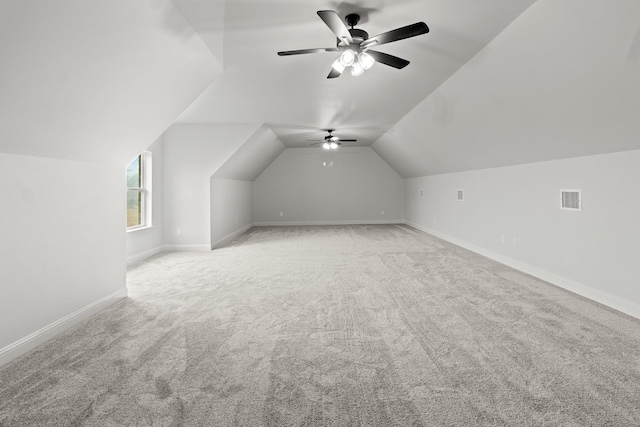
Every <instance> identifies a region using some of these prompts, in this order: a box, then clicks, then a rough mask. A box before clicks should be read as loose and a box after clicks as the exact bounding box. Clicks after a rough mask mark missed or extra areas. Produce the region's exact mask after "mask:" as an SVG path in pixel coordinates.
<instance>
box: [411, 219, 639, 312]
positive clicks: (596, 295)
mask: <svg viewBox="0 0 640 427" xmlns="http://www.w3.org/2000/svg"><path fill="white" fill-rule="evenodd" d="M405 224H407V225H408V226H410V227H413V228H415V229H417V230H420V231H423V232H425V233H427V234H431V235H432V236H435V237H438V238H440V239H442V240H446V241H447V242H449V243H453V244H454V245H456V246H460V247H462V248H465V249H468V250H470V251H472V252H475V253H477V254H480V255H482V256H485V257H487V258H490V259H492V260H494V261H497V262H499V263H501V264H504V265H507V266H509V267H511V268H515V269H516V270H519V271H522V272H524V273H527V274H529V275H531V276H534V277H537V278H538V279H542V280H544V281H545V282H549V283H551V284H553V285H555V286H558V287H560V288H562V289H566V290H567V291H570V292H573V293H575V294H578V295H580V296H583V297H585V298H588V299H590V300H592V301H595V302H598V303H600V304H603V305H606V306H607V307H610V308H613V309H614V310H618V311H621V312H622V313H625V314H628V315H629V316H633V317H635V318H638V319H640V305H638V304H636V303H634V302H632V301H628V300H625V299H623V298H619V297H617V296H615V295H611V294H608V293H606V292H602V291H600V290H597V289H593V288H592V287H590V286H586V285H583V284H581V283H577V282H575V281H573V280H570V279H567V278H565V277H562V276H558V275H556V274H553V273H550V272H548V271H544V270H541V269H539V268H537V267H534V266H532V265H529V264H526V263H523V262H520V261H516V260H514V259H512V258H509V257H506V256H504V255H500V254H497V253H495V252H492V251H488V250H486V249H484V248H482V247H480V246H476V245H473V244H471V243H468V242H465V241H464V240H461V239H458V238H456V237H451V236H449V235H446V234H443V233H440V232H439V231H436V230H433V229H430V228H427V227H423V226H421V225H419V224H415V223H412V222H410V221H405Z"/></svg>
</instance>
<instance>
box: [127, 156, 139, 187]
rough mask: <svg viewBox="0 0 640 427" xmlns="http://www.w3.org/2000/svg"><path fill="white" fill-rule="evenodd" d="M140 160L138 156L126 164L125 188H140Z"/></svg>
mask: <svg viewBox="0 0 640 427" xmlns="http://www.w3.org/2000/svg"><path fill="white" fill-rule="evenodd" d="M140 160H141V159H140V156H138V157H136V158H135V160H134V161H133V162H131V164H129V166H127V188H140V184H141V177H142V174H141V171H142V162H141V161H140Z"/></svg>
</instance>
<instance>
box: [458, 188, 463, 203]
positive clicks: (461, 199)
mask: <svg viewBox="0 0 640 427" xmlns="http://www.w3.org/2000/svg"><path fill="white" fill-rule="evenodd" d="M457 193H458V200H460V201H463V200H464V190H457Z"/></svg>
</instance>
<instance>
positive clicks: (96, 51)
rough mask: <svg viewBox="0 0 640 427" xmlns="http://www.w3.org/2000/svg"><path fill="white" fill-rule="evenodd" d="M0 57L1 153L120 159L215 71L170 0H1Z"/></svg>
mask: <svg viewBox="0 0 640 427" xmlns="http://www.w3.org/2000/svg"><path fill="white" fill-rule="evenodd" d="M0 58H2V66H1V67H0V93H1V95H0V152H5V153H12V154H24V155H33V156H44V157H54V158H63V159H70V160H82V161H96V162H108V163H114V164H122V165H126V164H127V163H128V162H129V161H130V160H131V158H133V157H135V155H137V154H138V153H139V152H140V151H142V150H143V149H144V148H145V147H147V146H148V145H149V144H151V143H152V142H153V141H154V140H155V139H156V138H157V137H158V136H159V135H160V134H162V132H163V131H164V130H165V129H166V128H167V127H169V126H170V125H171V123H172V122H173V121H174V120H175V119H176V117H178V115H179V114H180V113H181V112H182V111H184V109H185V108H186V107H187V106H188V105H189V104H191V102H193V100H194V99H195V98H196V97H197V96H198V95H199V94H200V93H202V91H203V90H204V89H205V88H206V87H207V86H208V85H209V84H210V83H211V82H212V81H213V80H214V79H215V78H216V77H217V76H219V75H220V73H221V72H222V66H221V63H220V62H219V61H218V60H217V59H216V57H215V56H214V54H213V53H212V50H211V49H210V48H207V45H205V44H204V43H203V41H202V39H201V38H200V37H198V34H197V33H195V32H194V30H193V28H192V27H191V25H189V23H188V22H187V21H186V20H185V18H184V16H183V15H182V14H181V13H180V12H179V11H178V10H177V9H176V8H175V6H174V4H173V3H172V2H171V1H170V0H150V1H144V2H138V1H133V2H132V1H128V0H113V1H111V0H110V1H86V0H67V1H64V2H55V1H49V0H30V1H22V0H3V1H2V2H0Z"/></svg>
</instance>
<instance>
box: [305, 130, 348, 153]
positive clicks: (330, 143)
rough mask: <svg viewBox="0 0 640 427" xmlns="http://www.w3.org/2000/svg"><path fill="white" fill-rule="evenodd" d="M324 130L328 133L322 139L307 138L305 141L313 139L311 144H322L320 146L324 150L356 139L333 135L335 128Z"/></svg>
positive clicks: (333, 148)
mask: <svg viewBox="0 0 640 427" xmlns="http://www.w3.org/2000/svg"><path fill="white" fill-rule="evenodd" d="M323 130H324V131H325V132H327V133H328V135H325V137H324V138H323V139H320V140H318V139H309V140H307V141H315V142H314V143H313V144H311V145H312V146H313V145H318V144H322V148H324V149H325V150H335V149H336V148H338V147H339V146H341V145H342V143H343V142H356V141H358V140H357V139H342V138H338V137H337V136H335V135H333V132H334V131H335V129H323Z"/></svg>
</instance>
